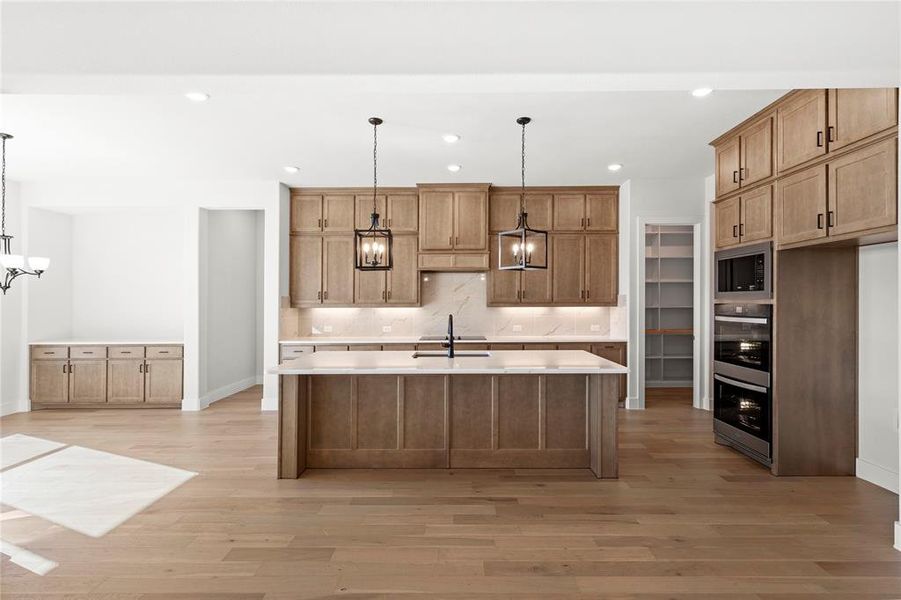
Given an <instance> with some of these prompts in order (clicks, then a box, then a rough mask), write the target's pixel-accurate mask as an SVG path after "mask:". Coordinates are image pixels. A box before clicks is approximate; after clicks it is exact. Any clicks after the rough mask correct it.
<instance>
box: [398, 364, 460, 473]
mask: <svg viewBox="0 0 901 600" xmlns="http://www.w3.org/2000/svg"><path fill="white" fill-rule="evenodd" d="M401 381H402V384H403V385H402V388H401V390H402V393H403V407H404V408H403V426H402V427H401V428H400V430H401V431H402V432H403V444H402V445H401V447H402V448H404V449H406V450H441V451H442V452H443V451H444V450H445V448H447V440H448V431H447V410H448V407H447V393H446V389H445V388H446V386H447V384H448V378H447V376H445V375H431V376H428V375H427V376H423V377H401ZM444 466H446V465H444Z"/></svg>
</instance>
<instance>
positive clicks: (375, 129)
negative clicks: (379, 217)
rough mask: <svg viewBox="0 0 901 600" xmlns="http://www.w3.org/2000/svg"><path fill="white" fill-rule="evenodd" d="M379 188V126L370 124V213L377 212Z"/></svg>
mask: <svg viewBox="0 0 901 600" xmlns="http://www.w3.org/2000/svg"><path fill="white" fill-rule="evenodd" d="M378 187H379V124H378V123H373V124H372V212H373V213H374V212H376V211H377V207H376V192H377V191H378Z"/></svg>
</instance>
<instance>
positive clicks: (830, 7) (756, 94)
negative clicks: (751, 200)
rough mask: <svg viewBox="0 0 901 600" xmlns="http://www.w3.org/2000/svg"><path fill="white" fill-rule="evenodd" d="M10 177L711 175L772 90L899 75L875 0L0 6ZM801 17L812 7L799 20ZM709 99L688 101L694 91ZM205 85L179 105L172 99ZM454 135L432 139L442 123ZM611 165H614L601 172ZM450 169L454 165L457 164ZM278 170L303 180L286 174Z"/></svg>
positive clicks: (332, 180)
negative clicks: (524, 126)
mask: <svg viewBox="0 0 901 600" xmlns="http://www.w3.org/2000/svg"><path fill="white" fill-rule="evenodd" d="M2 11H3V12H2V22H0V51H2V54H0V65H2V75H3V78H2V81H0V87H2V90H3V92H4V94H3V96H2V97H0V100H2V105H0V128H2V130H4V131H9V132H10V133H13V134H14V135H15V136H16V139H15V140H13V141H12V142H10V143H9V146H8V157H9V165H8V168H9V174H10V178H11V179H14V180H40V179H58V178H67V177H78V176H86V177H148V176H150V177H160V178H192V179H193V178H196V179H210V178H214V179H281V180H283V181H286V182H288V183H291V184H295V185H369V184H370V183H371V146H370V144H371V129H370V127H369V125H368V124H367V123H366V119H367V117H369V116H371V115H378V116H381V117H383V118H384V119H385V125H384V126H383V127H382V128H380V131H379V133H380V161H379V162H380V181H381V182H382V183H384V184H386V185H411V184H414V183H417V182H429V181H452V180H459V181H490V182H493V183H496V184H508V185H510V184H517V183H518V177H519V162H518V161H519V131H518V127H517V125H516V124H515V122H514V121H515V118H516V117H517V116H520V115H528V116H531V117H533V118H534V122H533V124H532V125H530V126H529V130H528V133H527V139H528V157H527V160H528V170H527V183H530V184H534V185H540V184H572V185H575V184H587V183H595V184H604V183H621V182H622V181H625V180H627V179H631V178H647V177H653V178H660V177H700V176H705V175H707V174H709V173H710V172H712V151H711V150H710V149H709V147H708V146H707V142H708V141H709V140H710V139H712V138H713V137H715V136H717V135H718V134H719V133H722V132H723V131H724V130H725V129H727V128H729V127H730V126H731V125H733V124H735V123H736V122H737V121H739V120H740V119H742V118H743V117H745V116H747V115H749V114H751V113H752V112H754V111H756V110H758V109H759V108H761V107H763V106H765V105H766V104H768V103H769V102H770V101H772V100H773V99H775V98H776V97H778V96H779V95H780V94H781V93H782V90H784V89H785V88H789V87H804V86H820V85H895V84H896V83H897V79H898V72H899V52H898V28H899V18H898V5H897V4H896V3H885V2H881V3H880V2H874V3H869V2H856V3H852V2H824V3H813V4H812V3H794V2H793V3H760V2H725V3H709V2H696V3H684V2H661V3H648V2H602V3H592V2H579V3H564V2H540V1H537V2H525V3H514V2H488V3H468V2H390V3H386V2H362V3H361V2H338V3H316V2H301V3H283V2H187V3H185V2H181V3H174V2H144V3H130V2H108V3H103V2H98V3H80V2H62V3H61V2H8V1H5V2H4V3H3V9H2ZM813 15H816V16H813ZM700 85H712V86H714V87H716V88H717V91H716V92H715V93H714V94H713V95H711V96H709V97H707V98H705V99H700V100H699V99H695V98H693V97H692V96H691V95H690V94H689V93H688V90H690V89H691V88H693V87H697V86H700ZM192 90H201V91H206V92H209V93H210V94H212V98H211V100H210V101H209V102H206V103H202V104H195V103H191V102H189V101H187V100H186V99H184V97H183V96H182V94H183V92H186V91H192ZM444 133H456V134H459V135H461V136H462V140H461V141H460V142H459V143H458V144H455V145H447V144H445V143H444V142H443V141H442V140H441V134H444ZM610 162H621V163H623V164H624V165H625V167H624V169H623V170H622V171H620V172H619V173H615V174H613V173H610V172H608V171H607V169H606V165H607V164H608V163H610ZM449 163H459V164H462V165H463V170H462V171H461V172H460V173H458V174H456V175H455V174H451V173H449V172H448V171H447V170H446V165H447V164H449ZM284 165H297V166H298V167H300V168H301V172H300V173H298V174H297V175H288V174H286V173H284V172H283V171H282V169H281V167H282V166H284Z"/></svg>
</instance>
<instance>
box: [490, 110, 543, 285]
mask: <svg viewBox="0 0 901 600" xmlns="http://www.w3.org/2000/svg"><path fill="white" fill-rule="evenodd" d="M531 121H532V119H531V118H529V117H519V118H518V119H516V122H517V123H518V124H519V125H520V126H522V153H521V154H522V168H521V175H522V192H520V195H519V215H518V216H517V219H516V228H515V229H511V230H510V231H502V232H500V233H498V234H497V242H498V244H497V248H498V252H497V262H498V265H497V268H498V269H500V270H501V271H531V270H533V269H547V231H543V230H541V229H532V228H531V227H529V213H528V212H526V125H528V124H529V123H530V122H531Z"/></svg>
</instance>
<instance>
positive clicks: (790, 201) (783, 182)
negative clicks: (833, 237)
mask: <svg viewBox="0 0 901 600" xmlns="http://www.w3.org/2000/svg"><path fill="white" fill-rule="evenodd" d="M823 237H826V165H820V166H817V167H813V168H812V169H807V170H804V171H801V172H800V173H795V174H794V175H790V176H788V177H785V178H783V179H779V180H777V181H776V241H778V242H779V243H780V244H790V243H792V242H803V241H807V240H815V239H818V238H823Z"/></svg>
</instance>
